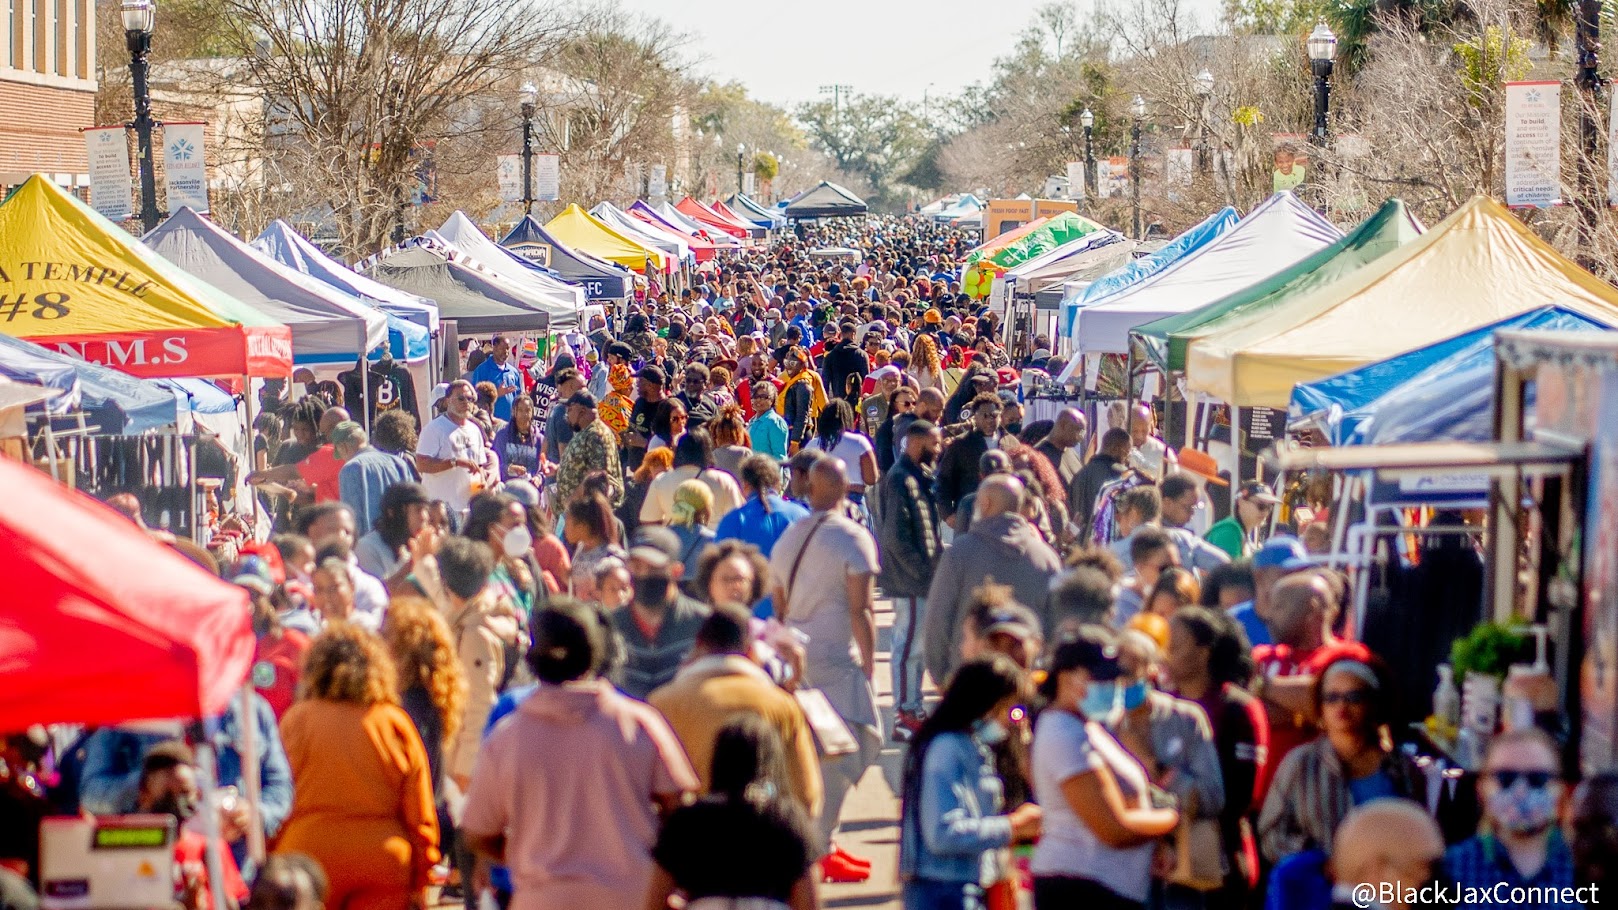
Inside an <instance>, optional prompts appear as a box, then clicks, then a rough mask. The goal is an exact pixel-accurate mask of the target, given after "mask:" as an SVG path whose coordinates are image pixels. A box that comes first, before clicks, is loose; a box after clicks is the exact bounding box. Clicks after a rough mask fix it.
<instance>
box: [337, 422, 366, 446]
mask: <svg viewBox="0 0 1618 910" xmlns="http://www.w3.org/2000/svg"><path fill="white" fill-rule="evenodd" d="M364 433H365V428H364V427H362V426H360V425H359V424H358V423H356V422H354V421H352V420H345V421H343V422H342V423H339V424H338V425H337V426H335V427H332V428H331V442H332V445H339V446H343V445H348V444H349V443H351V442H353V441H354V440H355V437H356V436H360V435H363V434H364Z"/></svg>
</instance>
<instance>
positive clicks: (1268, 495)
mask: <svg viewBox="0 0 1618 910" xmlns="http://www.w3.org/2000/svg"><path fill="white" fill-rule="evenodd" d="M1236 495H1238V496H1240V497H1241V498H1243V499H1250V500H1252V501H1253V502H1263V503H1269V504H1270V505H1272V506H1276V505H1280V504H1281V497H1279V496H1277V495H1275V493H1273V492H1271V490H1270V488H1269V487H1268V486H1266V485H1265V484H1264V483H1263V482H1262V481H1258V480H1249V481H1248V482H1247V483H1244V484H1242V489H1241V492H1239V493H1237V494H1236Z"/></svg>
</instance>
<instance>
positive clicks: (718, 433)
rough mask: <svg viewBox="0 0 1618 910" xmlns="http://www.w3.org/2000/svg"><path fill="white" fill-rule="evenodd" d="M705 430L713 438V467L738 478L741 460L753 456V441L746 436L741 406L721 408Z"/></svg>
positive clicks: (733, 405) (745, 423)
mask: <svg viewBox="0 0 1618 910" xmlns="http://www.w3.org/2000/svg"><path fill="white" fill-rule="evenodd" d="M707 429H708V433H709V435H711V436H713V463H714V467H716V468H718V469H719V470H721V471H724V472H725V473H727V474H729V475H730V476H732V477H738V476H740V471H741V467H742V461H743V459H746V458H748V457H750V456H751V455H752V454H753V440H752V438H751V437H750V436H748V435H747V420H746V419H745V418H744V417H743V416H742V409H741V406H740V405H735V404H729V405H726V406H725V407H723V408H721V409H720V411H719V416H718V417H715V418H714V419H712V420H710V421H708V427H707Z"/></svg>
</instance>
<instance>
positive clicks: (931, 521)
mask: <svg viewBox="0 0 1618 910" xmlns="http://www.w3.org/2000/svg"><path fill="white" fill-rule="evenodd" d="M932 489H933V475H932V472H931V471H928V470H927V469H926V468H923V467H922V466H921V465H918V464H916V463H915V462H914V461H911V460H910V456H909V455H900V456H899V460H898V461H896V462H894V464H893V467H892V468H891V469H890V470H889V471H888V473H886V474H884V475H883V476H882V482H881V485H880V486H879V487H878V488H877V503H878V507H877V545H878V546H879V547H880V548H881V553H882V574H881V583H882V590H883V592H884V593H886V594H888V595H889V596H893V597H925V596H927V587H928V585H930V584H932V580H933V569H935V568H937V566H938V557H939V554H940V552H941V550H942V547H940V546H939V543H938V508H937V506H936V505H935V504H934V503H933V494H932Z"/></svg>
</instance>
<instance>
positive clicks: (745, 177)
mask: <svg viewBox="0 0 1618 910" xmlns="http://www.w3.org/2000/svg"><path fill="white" fill-rule="evenodd" d="M757 182H758V175H757V174H755V173H753V172H752V171H747V172H745V173H743V174H742V193H743V194H745V195H748V196H753V195H757V192H758V191H757V189H756V188H755V184H757Z"/></svg>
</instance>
